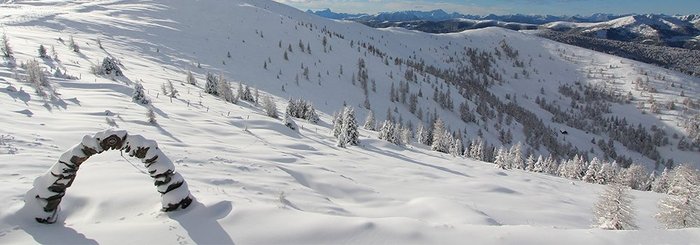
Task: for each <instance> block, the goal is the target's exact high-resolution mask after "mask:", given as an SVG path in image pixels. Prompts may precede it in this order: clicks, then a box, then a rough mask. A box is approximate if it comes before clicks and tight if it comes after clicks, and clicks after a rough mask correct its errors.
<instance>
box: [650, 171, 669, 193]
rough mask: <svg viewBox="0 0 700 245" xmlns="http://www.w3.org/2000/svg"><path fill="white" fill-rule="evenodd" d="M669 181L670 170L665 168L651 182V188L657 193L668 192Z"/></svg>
mask: <svg viewBox="0 0 700 245" xmlns="http://www.w3.org/2000/svg"><path fill="white" fill-rule="evenodd" d="M670 181H671V180H670V170H669V169H668V168H665V169H664V171H663V172H662V173H661V175H659V177H656V179H655V180H654V182H653V183H652V185H651V190H652V191H654V192H658V193H666V192H668V188H669V184H670Z"/></svg>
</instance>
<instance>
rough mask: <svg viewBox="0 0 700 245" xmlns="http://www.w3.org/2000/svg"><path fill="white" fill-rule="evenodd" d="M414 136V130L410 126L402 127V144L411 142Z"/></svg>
mask: <svg viewBox="0 0 700 245" xmlns="http://www.w3.org/2000/svg"><path fill="white" fill-rule="evenodd" d="M412 138H413V132H412V131H411V128H409V127H401V143H400V144H401V145H408V144H411V139H412Z"/></svg>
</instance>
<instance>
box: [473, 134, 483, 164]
mask: <svg viewBox="0 0 700 245" xmlns="http://www.w3.org/2000/svg"><path fill="white" fill-rule="evenodd" d="M484 147H485V145H484V141H483V140H482V139H481V138H476V139H474V140H473V141H472V144H471V148H470V149H469V157H471V158H473V159H476V160H479V161H483V160H484Z"/></svg>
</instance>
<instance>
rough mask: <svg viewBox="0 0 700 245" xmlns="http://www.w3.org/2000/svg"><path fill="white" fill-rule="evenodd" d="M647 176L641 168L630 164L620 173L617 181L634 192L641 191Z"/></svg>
mask: <svg viewBox="0 0 700 245" xmlns="http://www.w3.org/2000/svg"><path fill="white" fill-rule="evenodd" d="M648 176H649V174H648V173H647V171H646V169H645V168H644V167H643V166H641V165H639V164H632V165H631V166H630V167H629V168H627V169H623V170H622V171H620V174H619V176H618V181H619V183H620V184H623V185H626V186H629V187H630V188H632V189H634V190H641V189H642V188H644V185H645V184H646V182H647V177H648Z"/></svg>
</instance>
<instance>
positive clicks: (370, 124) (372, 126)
mask: <svg viewBox="0 0 700 245" xmlns="http://www.w3.org/2000/svg"><path fill="white" fill-rule="evenodd" d="M376 125H377V122H376V120H375V119H374V112H372V110H369V112H367V119H365V125H364V128H365V129H367V130H370V131H374V130H376V127H377V126H376Z"/></svg>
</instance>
